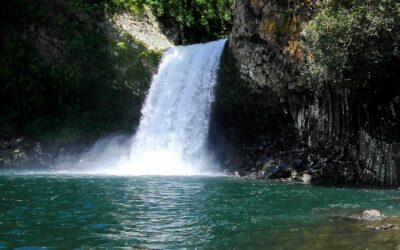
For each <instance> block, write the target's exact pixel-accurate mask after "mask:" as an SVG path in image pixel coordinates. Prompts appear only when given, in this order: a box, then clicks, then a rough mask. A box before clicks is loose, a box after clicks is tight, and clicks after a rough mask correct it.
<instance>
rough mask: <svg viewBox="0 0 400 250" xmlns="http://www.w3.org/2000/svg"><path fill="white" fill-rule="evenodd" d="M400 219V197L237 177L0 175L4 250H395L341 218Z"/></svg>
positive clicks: (391, 241)
mask: <svg viewBox="0 0 400 250" xmlns="http://www.w3.org/2000/svg"><path fill="white" fill-rule="evenodd" d="M366 208H376V209H380V210H381V211H383V212H384V213H385V214H388V215H400V191H399V190H381V189H351V188H326V187H313V186H308V185H301V184H279V183H268V182H262V181H251V180H244V179H235V178H230V177H112V176H87V175H86V176H85V175H65V174H64V175H57V174H39V173H31V174H28V173H25V174H23V173H18V172H14V173H13V172H3V173H0V249H3V248H4V249H5V248H22V249H24V248H26V249H30V248H33V247H44V248H61V249H74V248H85V249H86V248H89V247H94V248H101V247H104V248H116V247H129V248H134V249H181V248H188V249H193V248H197V249H366V248H369V249H394V247H395V246H397V245H398V244H400V235H399V234H398V231H392V232H391V233H386V232H383V233H376V232H373V233H371V232H365V231H362V230H360V227H361V226H362V225H361V224H360V223H359V222H349V220H341V219H338V217H337V216H341V215H344V214H351V213H354V212H358V211H361V210H363V209H366Z"/></svg>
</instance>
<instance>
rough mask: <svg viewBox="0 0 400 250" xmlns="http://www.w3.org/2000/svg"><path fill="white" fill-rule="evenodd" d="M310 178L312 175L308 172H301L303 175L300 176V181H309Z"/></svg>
mask: <svg viewBox="0 0 400 250" xmlns="http://www.w3.org/2000/svg"><path fill="white" fill-rule="evenodd" d="M311 180H312V176H311V175H309V174H303V175H302V176H301V181H302V182H303V183H310V182H311Z"/></svg>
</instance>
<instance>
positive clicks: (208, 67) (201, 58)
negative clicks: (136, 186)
mask: <svg viewBox="0 0 400 250" xmlns="http://www.w3.org/2000/svg"><path fill="white" fill-rule="evenodd" d="M225 42H226V39H224V40H219V41H215V42H209V43H205V44H194V45H189V46H177V47H173V48H170V49H169V50H167V51H166V52H165V54H164V56H163V59H162V61H161V64H160V66H159V69H158V72H157V74H156V75H155V76H154V77H153V80H152V83H151V87H150V90H149V93H148V96H147V99H146V101H145V104H144V107H143V109H142V118H141V121H140V125H139V128H138V130H137V133H136V135H135V136H134V138H133V143H132V148H131V155H130V160H129V162H130V164H129V165H130V166H131V167H132V168H133V169H132V171H133V172H134V173H135V174H146V175H147V174H149V175H150V174H155V175H190V174H203V173H206V172H207V171H209V169H208V170H207V168H210V167H211V166H210V165H212V163H211V162H210V159H209V157H208V155H207V152H206V149H205V144H206V140H207V135H208V129H209V122H210V113H211V105H212V103H213V101H214V86H215V84H216V77H217V70H218V66H219V62H220V57H221V53H222V50H223V47H224V44H225Z"/></svg>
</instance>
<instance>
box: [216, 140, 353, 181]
mask: <svg viewBox="0 0 400 250" xmlns="http://www.w3.org/2000/svg"><path fill="white" fill-rule="evenodd" d="M327 151H328V150H327ZM327 151H319V150H317V149H310V148H309V147H308V146H307V145H306V144H305V143H301V142H298V141H297V140H296V139H295V138H293V137H290V136H289V137H286V138H274V137H273V136H260V138H259V140H258V143H256V144H254V145H253V146H243V147H241V148H240V149H237V150H234V152H233V153H232V154H229V156H227V157H226V158H225V159H224V160H223V162H222V165H223V168H224V169H228V170H229V173H231V174H233V175H235V176H240V177H247V178H251V179H260V180H276V181H282V182H300V183H316V184H324V185H336V184H359V183H357V175H358V174H359V173H358V172H357V171H355V170H356V169H358V167H357V166H355V164H354V163H353V162H352V161H350V160H349V159H347V158H346V157H345V156H344V155H343V154H337V153H334V152H335V151H333V150H332V151H330V152H332V153H330V154H326V152H327Z"/></svg>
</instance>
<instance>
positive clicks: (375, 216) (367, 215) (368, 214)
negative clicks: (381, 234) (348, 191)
mask: <svg viewBox="0 0 400 250" xmlns="http://www.w3.org/2000/svg"><path fill="white" fill-rule="evenodd" d="M383 218H385V216H383V214H382V213H381V212H380V211H378V210H375V209H370V210H365V211H364V212H363V213H362V219H363V220H370V221H374V220H382V219H383Z"/></svg>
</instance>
